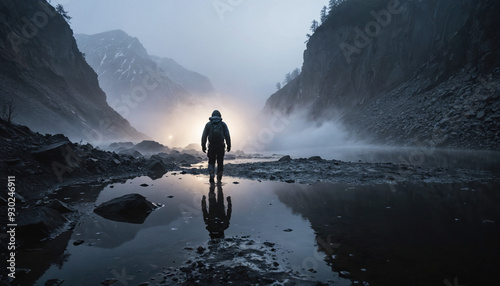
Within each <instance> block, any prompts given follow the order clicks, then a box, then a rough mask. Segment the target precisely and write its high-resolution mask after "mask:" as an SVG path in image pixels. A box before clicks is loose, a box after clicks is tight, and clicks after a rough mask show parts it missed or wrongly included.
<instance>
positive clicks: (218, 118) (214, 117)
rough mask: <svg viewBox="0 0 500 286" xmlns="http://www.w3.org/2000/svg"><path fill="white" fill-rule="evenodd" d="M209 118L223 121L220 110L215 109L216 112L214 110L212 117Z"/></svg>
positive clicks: (214, 120)
mask: <svg viewBox="0 0 500 286" xmlns="http://www.w3.org/2000/svg"><path fill="white" fill-rule="evenodd" d="M208 119H210V121H212V122H219V121H222V115H221V114H220V112H219V111H218V110H214V112H212V117H210V118H208Z"/></svg>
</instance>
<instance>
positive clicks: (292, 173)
mask: <svg viewBox="0 0 500 286" xmlns="http://www.w3.org/2000/svg"><path fill="white" fill-rule="evenodd" d="M0 135H1V136H0V153H1V155H2V160H1V161H0V173H1V174H2V177H4V178H6V177H7V176H15V177H16V183H17V193H16V200H17V202H18V203H17V211H18V216H17V218H18V219H19V220H20V221H18V224H19V225H20V228H23V231H22V232H21V231H20V233H19V237H18V242H19V247H20V248H21V249H22V248H23V246H26V245H31V246H30V247H33V238H34V236H33V233H34V229H38V230H40V231H39V232H38V234H39V235H38V236H36V238H35V240H41V241H44V244H45V248H47V249H48V248H50V249H59V248H61V247H60V246H61V245H62V244H65V243H67V240H68V239H69V237H67V234H65V233H67V230H68V229H73V228H74V227H75V225H76V224H77V223H78V221H79V220H80V219H81V216H84V215H86V213H87V212H86V211H85V209H86V208H88V205H87V204H86V203H88V202H91V201H92V200H95V199H96V198H97V195H98V194H99V192H100V190H102V187H98V188H95V189H96V190H95V194H93V191H92V190H93V189H94V187H91V186H106V185H109V184H113V182H116V183H118V182H124V181H125V180H126V179H128V178H134V177H138V176H149V177H150V178H151V180H156V179H159V178H162V177H163V176H164V175H165V174H166V173H167V172H170V175H172V176H176V175H177V176H179V179H181V178H182V175H186V174H187V175H194V176H195V177H201V178H203V177H204V176H205V175H207V174H208V171H207V169H206V168H205V167H204V166H205V165H206V161H205V158H204V156H205V155H204V154H203V153H201V152H197V151H194V150H170V149H168V150H167V149H164V148H163V147H162V146H159V145H158V143H155V142H142V144H140V147H141V149H140V151H139V150H137V149H134V145H133V144H132V145H130V144H115V145H114V147H115V148H120V150H118V149H115V150H114V151H104V150H101V149H99V148H95V147H94V146H92V145H90V144H79V143H72V142H70V141H69V140H68V139H67V138H66V137H64V136H63V135H41V134H38V133H34V132H32V131H30V130H29V129H28V128H26V127H23V126H15V125H6V124H3V125H2V126H0ZM148 151H151V152H149V153H148ZM251 158H253V157H252V156H249V155H245V154H243V153H242V152H239V153H237V154H236V155H233V156H231V153H230V154H228V159H240V160H249V159H251ZM259 158H262V157H259ZM274 158H275V159H274V160H271V161H267V162H247V163H234V162H235V161H232V160H226V165H225V171H224V172H225V177H224V178H223V182H224V184H230V185H233V184H234V185H237V184H239V180H238V178H244V179H250V180H253V181H255V182H263V181H267V182H285V183H288V184H290V186H298V185H313V186H315V185H317V184H323V183H333V184H337V185H338V184H344V185H348V186H359V187H363V186H367V187H369V186H376V185H386V186H389V187H391V186H393V187H392V189H394V190H395V189H397V188H399V186H402V185H406V184H409V185H412V184H413V185H414V184H420V183H422V184H458V185H468V184H470V183H480V184H482V183H484V184H488V185H490V186H491V184H493V185H498V184H499V180H500V178H499V174H498V168H496V169H495V168H493V169H483V170H481V169H474V168H452V167H442V166H424V165H417V164H409V163H407V162H401V163H395V162H387V163H369V162H344V161H338V160H325V159H322V158H321V157H319V156H313V157H309V158H295V159H294V158H291V157H290V156H274ZM267 159H268V160H269V158H267ZM205 178H206V177H205ZM89 183H91V185H88V186H90V187H83V188H80V187H75V188H71V187H69V186H74V185H78V186H85V184H89ZM285 185H286V184H285ZM145 186H147V184H146V185H145ZM395 186H397V187H395ZM68 187H69V188H68ZM63 189H64V192H65V194H64V195H65V196H66V197H73V196H78V194H84V193H85V192H87V193H88V194H89V198H88V199H85V200H84V201H81V202H79V203H64V202H61V201H59V200H57V199H55V198H54V196H53V195H52V194H53V193H58V192H60V191H61V190H63ZM463 189H468V187H464V188H463ZM71 192H74V193H71ZM91 193H92V194H93V195H92V194H91ZM0 197H1V200H2V204H3V205H6V201H7V197H6V194H2V195H1V196H0ZM486 221H488V220H486ZM6 224H7V222H6V216H2V227H3V228H4V230H5V225H6ZM30 225H31V226H32V228H33V229H31V228H30ZM324 225H327V224H324ZM318 229H319V230H318V233H321V232H322V227H318ZM366 229H369V227H368V228H366ZM290 231H291V229H290ZM35 232H36V231H35ZM361 232H363V231H361ZM325 233H327V232H325ZM23 235H24V236H23ZM342 235H343V233H338V234H337V236H339V237H342ZM63 238H64V239H63ZM60 239H63V240H66V242H63V243H61V242H57V241H59V240H60ZM325 239H327V238H325ZM357 239H358V240H357V242H360V238H357ZM47 241H49V242H48V243H47ZM51 241H54V243H55V244H58V245H59V244H61V245H59V246H58V247H55V246H54V245H53V244H51V243H50V242H51ZM56 242H57V243H56ZM78 243H80V242H78ZM360 243H361V242H360ZM35 244H36V243H35ZM348 244H349V239H347V238H346V241H345V242H344V243H343V245H346V246H347V245H348ZM75 245H77V244H75ZM274 245H275V242H274V241H259V240H258V239H254V238H253V237H248V236H240V237H236V236H231V237H227V238H224V239H221V240H219V241H217V242H214V241H212V242H211V243H210V244H208V245H207V244H205V245H203V244H200V245H198V246H193V247H188V248H185V249H184V251H185V252H186V253H187V254H186V255H188V256H189V257H190V258H189V259H188V260H186V261H184V262H183V263H184V264H183V265H181V266H176V267H166V268H164V269H163V270H162V271H159V272H158V273H157V275H156V276H154V277H152V280H151V281H152V282H151V283H157V284H161V285H170V284H172V283H174V284H175V283H177V284H185V285H193V284H199V285H204V284H207V283H212V285H219V284H220V285H222V284H223V283H226V282H232V283H236V284H241V285H251V284H256V283H258V284H272V283H289V285H303V284H304V283H309V284H311V285H315V284H316V285H321V283H322V282H316V281H314V280H311V279H310V278H307V277H303V276H301V275H300V274H298V273H296V272H294V269H292V268H290V267H288V266H287V265H286V264H284V263H282V262H280V261H278V260H277V259H276V256H275V255H274V252H275V251H279V248H277V247H274ZM357 247H359V246H357ZM50 249H48V250H47V251H49V250H50ZM273 249H274V250H273ZM282 250H283V249H282ZM1 252H2V253H1V254H2V256H3V255H6V253H4V252H5V249H2V250H1ZM53 253H55V254H54V255H52V256H50V257H51V258H50V259H52V260H58V259H59V258H58V257H56V256H58V255H63V254H64V249H62V248H61V249H59V250H58V251H53ZM379 255H380V254H379ZM47 257H48V256H47ZM339 261H342V260H339ZM365 261H368V260H365ZM48 263H50V262H48ZM349 263H350V262H349ZM373 263H374V265H376V264H377V262H376V261H375V262H373ZM358 272H359V271H358ZM354 273H355V274H356V275H357V276H358V277H361V276H363V275H364V274H363V273H362V272H359V273H357V272H354ZM401 273H404V272H401ZM344 274H346V273H344ZM40 275H41V273H40ZM341 276H342V275H341ZM346 276H348V275H346ZM4 278H6V277H2V280H5V279H4ZM113 281H114V282H117V281H118V280H116V279H114V280H113V279H111V280H109V281H107V282H106V281H103V282H105V283H112V282H113ZM53 282H54V283H56V282H57V281H55V280H54V281H53ZM148 283H149V282H148ZM217 283H219V284H217ZM54 285H58V284H54ZM141 285H149V284H141ZM287 285H288V284H287Z"/></svg>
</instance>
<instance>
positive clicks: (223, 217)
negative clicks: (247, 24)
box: [201, 183, 232, 239]
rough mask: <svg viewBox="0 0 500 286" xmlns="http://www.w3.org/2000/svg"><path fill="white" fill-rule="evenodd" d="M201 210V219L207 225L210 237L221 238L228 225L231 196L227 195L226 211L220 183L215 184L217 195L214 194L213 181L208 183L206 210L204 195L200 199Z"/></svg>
mask: <svg viewBox="0 0 500 286" xmlns="http://www.w3.org/2000/svg"><path fill="white" fill-rule="evenodd" d="M201 210H202V211H203V220H204V221H205V224H206V225H207V230H208V232H209V233H210V238H212V239H214V238H223V237H224V231H225V230H226V229H227V228H228V227H229V220H230V219H231V210H232V203H231V197H227V213H226V210H225V207H224V194H223V193H222V185H221V184H220V183H218V184H217V197H216V195H215V183H210V191H209V192H208V211H207V197H206V196H203V199H202V200H201Z"/></svg>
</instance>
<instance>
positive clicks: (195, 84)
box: [150, 56, 215, 96]
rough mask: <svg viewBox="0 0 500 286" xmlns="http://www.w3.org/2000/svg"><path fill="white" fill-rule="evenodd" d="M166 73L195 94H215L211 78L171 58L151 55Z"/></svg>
mask: <svg viewBox="0 0 500 286" xmlns="http://www.w3.org/2000/svg"><path fill="white" fill-rule="evenodd" d="M150 58H151V59H152V60H153V61H155V62H156V63H157V64H158V66H159V67H160V68H161V69H162V70H163V71H164V72H165V74H166V75H167V76H168V77H169V78H170V79H171V80H172V81H174V82H176V83H177V84H179V85H180V86H182V87H183V88H185V89H186V90H187V91H188V92H189V93H191V94H193V95H202V96H211V95H215V89H214V87H213V86H212V83H211V82H210V80H209V79H208V78H207V77H206V76H204V75H202V74H199V73H197V72H194V71H190V70H188V69H186V68H185V67H183V66H181V65H180V64H178V63H177V62H176V61H174V60H173V59H170V58H160V57H157V56H151V57H150Z"/></svg>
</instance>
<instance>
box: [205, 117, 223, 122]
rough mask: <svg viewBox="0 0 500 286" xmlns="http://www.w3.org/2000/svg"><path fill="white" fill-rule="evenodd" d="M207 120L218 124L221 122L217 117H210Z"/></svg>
mask: <svg viewBox="0 0 500 286" xmlns="http://www.w3.org/2000/svg"><path fill="white" fill-rule="evenodd" d="M208 119H210V121H212V122H220V121H222V117H219V116H212V117H210V118H208Z"/></svg>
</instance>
